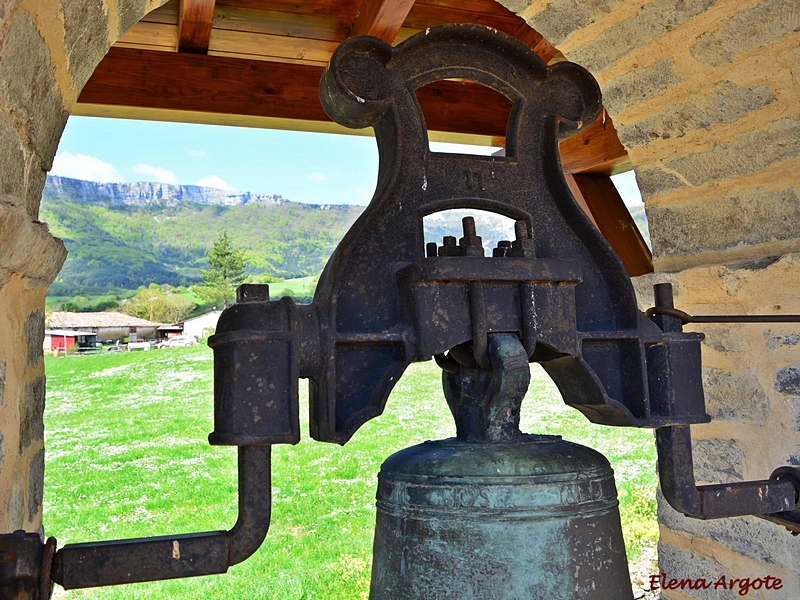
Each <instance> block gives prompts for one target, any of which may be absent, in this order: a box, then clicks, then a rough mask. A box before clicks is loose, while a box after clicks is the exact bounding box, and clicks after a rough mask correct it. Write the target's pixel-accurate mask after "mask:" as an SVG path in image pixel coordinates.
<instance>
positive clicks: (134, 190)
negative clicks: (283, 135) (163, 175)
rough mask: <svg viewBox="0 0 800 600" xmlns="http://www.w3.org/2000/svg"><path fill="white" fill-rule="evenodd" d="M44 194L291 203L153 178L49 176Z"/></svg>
mask: <svg viewBox="0 0 800 600" xmlns="http://www.w3.org/2000/svg"><path fill="white" fill-rule="evenodd" d="M42 194H43V195H44V196H46V197H48V198H50V199H53V200H66V201H68V202H78V203H82V204H98V205H109V206H119V205H127V206H140V207H145V206H151V205H155V206H159V207H171V206H175V205H177V204H179V203H181V202H192V203H194V204H203V205H212V206H213V205H216V206H241V205H244V204H252V203H256V204H263V205H279V204H282V203H284V202H288V200H286V199H285V198H283V197H282V196H280V195H278V194H254V193H251V192H234V191H228V190H223V189H220V188H213V187H205V186H199V185H174V184H171V183H156V182H151V181H137V182H123V183H100V182H94V181H86V180H83V179H73V178H71V177H62V176H59V175H48V176H47V180H46V182H45V186H44V191H43V192H42Z"/></svg>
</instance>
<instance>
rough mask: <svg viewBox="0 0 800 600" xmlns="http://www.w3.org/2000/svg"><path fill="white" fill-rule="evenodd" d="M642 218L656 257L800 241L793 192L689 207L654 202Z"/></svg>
mask: <svg viewBox="0 0 800 600" xmlns="http://www.w3.org/2000/svg"><path fill="white" fill-rule="evenodd" d="M667 183H669V181H667ZM643 193H644V190H643ZM647 218H648V223H649V224H650V239H651V240H652V242H653V254H654V255H655V257H656V258H664V257H671V256H680V255H691V254H697V253H699V252H703V251H724V250H728V249H731V248H737V247H741V246H750V245H756V244H762V243H767V242H775V241H784V240H792V239H796V238H798V236H800V230H799V229H798V227H797V224H798V223H800V200H798V197H797V193H796V192H795V191H794V190H793V189H786V190H779V191H774V190H764V189H760V188H755V189H751V190H741V191H736V192H728V193H726V194H723V195H722V196H720V197H717V198H704V199H702V200H700V201H698V202H693V203H685V204H675V205H670V204H667V203H658V204H653V205H651V206H649V207H648V208H647Z"/></svg>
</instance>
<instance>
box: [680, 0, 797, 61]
mask: <svg viewBox="0 0 800 600" xmlns="http://www.w3.org/2000/svg"><path fill="white" fill-rule="evenodd" d="M720 25H721V26H720V27H719V28H718V29H715V30H714V31H709V32H706V33H704V34H702V35H701V36H699V37H698V38H697V41H695V43H694V44H692V45H690V46H689V51H690V52H691V53H692V56H694V57H695V58H696V59H697V60H698V61H700V62H702V63H705V64H707V65H711V66H713V67H718V66H720V65H722V64H726V63H730V62H731V61H733V60H734V59H735V58H736V57H737V56H740V55H742V54H746V53H749V52H752V51H753V50H756V49H758V48H762V47H764V46H766V45H767V44H769V43H771V42H774V41H777V40H779V39H781V38H783V37H784V36H786V35H790V34H792V33H795V32H797V31H800V10H798V9H797V0H764V1H762V2H759V3H758V4H757V5H756V6H754V7H753V8H751V9H750V10H742V11H739V12H737V13H736V14H735V15H733V16H732V17H730V18H729V19H725V21H723V22H721V24H720Z"/></svg>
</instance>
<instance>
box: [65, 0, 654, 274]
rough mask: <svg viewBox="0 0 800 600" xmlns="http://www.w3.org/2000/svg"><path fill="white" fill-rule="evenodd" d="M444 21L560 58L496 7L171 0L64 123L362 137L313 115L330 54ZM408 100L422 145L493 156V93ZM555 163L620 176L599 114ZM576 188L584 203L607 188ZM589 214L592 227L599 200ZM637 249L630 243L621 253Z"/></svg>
mask: <svg viewBox="0 0 800 600" xmlns="http://www.w3.org/2000/svg"><path fill="white" fill-rule="evenodd" d="M446 23H478V24H481V25H485V26H488V27H492V28H494V29H497V30H499V31H503V32H505V33H508V34H509V35H513V36H515V37H516V38H518V39H519V40H521V41H522V42H523V43H525V44H527V45H528V46H529V47H531V48H532V49H533V50H534V51H535V52H536V53H537V54H538V55H539V56H540V57H541V58H542V59H543V60H544V61H545V62H547V63H549V62H551V61H554V60H561V59H562V58H563V57H561V56H560V54H559V53H558V51H557V50H556V49H555V48H554V47H553V46H552V45H551V44H550V43H549V42H548V41H547V40H546V39H544V38H543V37H542V36H541V35H540V34H539V33H538V32H536V31H535V30H534V29H532V28H531V27H529V26H528V25H527V24H526V23H525V21H524V20H522V19H521V18H519V17H517V16H516V15H515V14H514V13H512V12H510V11H509V10H507V9H506V8H504V7H503V6H501V5H500V4H498V3H497V2H495V0H416V1H415V0H170V1H169V2H168V3H167V4H165V5H164V6H162V7H160V8H158V9H156V10H154V11H152V12H150V13H149V14H148V15H146V16H145V17H144V18H143V19H142V20H141V21H140V22H139V23H138V24H137V25H135V26H134V27H133V28H132V29H131V30H130V31H128V33H127V34H126V35H125V36H124V37H123V38H122V39H120V40H119V41H118V42H117V43H116V44H114V46H113V47H112V48H111V50H110V51H109V53H108V54H107V55H106V56H105V58H104V59H103V60H102V61H101V63H100V65H99V66H98V67H97V69H96V70H95V72H94V74H93V75H92V77H91V78H90V79H89V81H88V83H87V84H86V86H85V87H84V89H83V91H82V92H81V94H80V96H79V98H78V105H77V107H76V108H75V110H73V114H78V115H91V116H108V117H118V118H138V119H153V120H166V121H184V122H195V123H209V124H224V125H241V126H250V127H267V128H277V129H292V130H300V131H319V132H337V133H350V134H361V135H371V130H367V131H359V132H354V131H352V130H347V129H344V128H343V127H340V126H338V125H336V124H335V123H332V122H331V121H330V119H329V118H328V117H327V115H326V114H325V113H324V111H323V110H322V106H321V105H320V102H319V98H318V92H317V89H318V85H319V80H320V76H321V75H322V70H323V68H324V67H325V65H326V64H327V63H328V60H329V59H330V56H331V54H332V53H333V51H334V50H335V49H336V47H337V46H338V44H339V43H341V42H342V41H344V40H345V39H346V38H348V37H350V36H352V35H359V34H369V35H374V36H377V37H380V38H381V39H383V40H384V41H386V42H387V43H390V44H398V43H400V42H402V41H403V40H405V39H407V38H409V37H411V36H412V35H414V34H415V33H418V32H420V31H423V30H425V29H426V28H428V27H433V26H435V25H441V24H446ZM417 96H418V98H419V101H420V105H421V106H422V109H423V112H424V114H425V120H426V123H427V125H428V131H429V137H430V139H431V140H434V141H449V142H456V143H472V144H478V145H492V146H497V147H503V146H504V144H505V129H506V123H507V116H508V110H509V109H510V103H509V102H508V101H507V100H506V99H505V98H503V97H502V96H500V95H499V94H497V93H496V92H494V91H492V90H489V89H488V88H485V87H483V86H480V85H478V84H473V83H469V82H463V81H442V82H438V83H434V84H430V85H427V86H425V87H423V88H421V89H420V90H418V92H417ZM561 157H562V165H563V167H564V171H565V172H566V173H568V174H594V175H604V176H608V175H612V174H615V173H620V172H623V171H627V170H629V169H630V168H631V166H630V161H629V160H628V157H627V154H626V152H625V150H624V148H623V147H622V145H621V144H620V142H619V139H618V138H617V133H616V131H615V129H614V126H613V123H612V122H611V120H610V119H609V118H608V116H607V115H605V113H603V115H601V118H599V119H598V120H597V121H596V122H595V123H593V124H592V125H591V126H589V127H587V128H586V129H584V130H583V131H582V132H580V133H578V134H577V135H575V136H573V137H572V138H570V139H568V140H566V141H564V142H563V143H562V145H561ZM580 187H581V188H582V189H583V190H584V193H585V194H586V195H590V196H597V195H598V193H599V192H598V190H607V187H606V186H597V185H595V186H592V187H591V189H590V186H588V185H582V186H580ZM573 188H574V189H573V192H574V193H576V194H578V193H579V189H578V186H575V185H573ZM603 193H604V192H603ZM600 195H601V196H602V193H600ZM579 201H581V202H584V201H583V199H581V200H579ZM610 202H611V203H612V204H614V205H615V206H616V205H617V204H618V203H617V199H616V198H612V199H611V200H610ZM589 204H590V202H589V201H588V200H587V201H586V202H584V206H585V207H588V206H589ZM591 204H592V207H593V208H592V210H591V213H590V215H591V216H592V218H593V219H594V220H595V222H596V223H597V224H598V227H600V220H603V218H604V217H603V211H602V210H601V209H600V208H599V207H600V206H601V205H602V201H598V200H595V201H593V202H591ZM623 208H624V207H623ZM614 213H615V214H616V211H614ZM598 215H599V216H598ZM600 229H601V230H603V227H600ZM617 229H619V227H617ZM622 229H624V230H627V229H628V228H627V225H626V226H625V227H622ZM623 235H624V234H623ZM607 237H608V236H607ZM640 245H641V244H640V243H639V241H638V240H636V239H627V241H626V242H625V244H624V246H625V247H626V248H638V247H639V246H640ZM621 247H622V246H621ZM615 248H616V245H615ZM645 250H646V246H645ZM626 252H630V250H626ZM634 253H635V251H634ZM643 260H644V261H645V263H646V262H647V261H649V256H647V257H638V258H636V259H635V260H634V262H635V263H636V264H637V265H639V266H637V267H636V269H635V270H641V269H642V268H645V267H642V266H641V265H642V264H643V263H642V261H643Z"/></svg>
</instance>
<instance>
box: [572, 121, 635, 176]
mask: <svg viewBox="0 0 800 600" xmlns="http://www.w3.org/2000/svg"><path fill="white" fill-rule="evenodd" d="M559 150H560V151H561V168H562V169H564V172H565V173H595V174H602V175H617V174H618V173H624V172H625V171H630V170H631V169H632V168H633V165H632V164H631V160H630V158H628V153H627V151H626V150H625V148H624V147H623V145H622V143H621V142H620V141H619V137H617V130H616V129H614V123H612V121H611V117H609V116H608V115H607V114H606V113H605V111H602V114H601V115H600V116H599V117H597V119H596V120H595V122H594V123H592V124H591V125H589V126H588V127H586V128H584V129H583V130H582V131H580V132H579V133H577V134H576V135H573V136H572V137H571V138H568V139H566V140H564V141H563V142H561V144H560V145H559Z"/></svg>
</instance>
